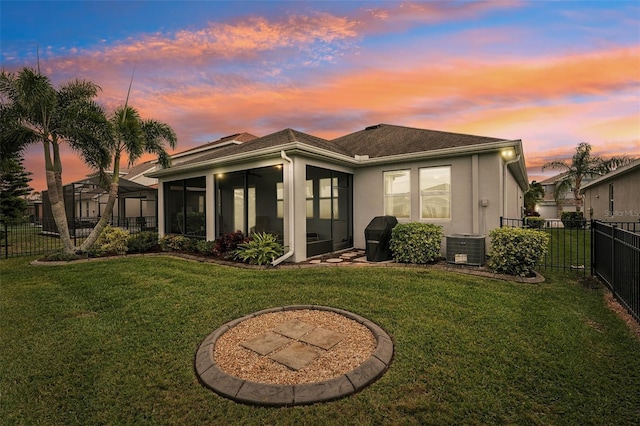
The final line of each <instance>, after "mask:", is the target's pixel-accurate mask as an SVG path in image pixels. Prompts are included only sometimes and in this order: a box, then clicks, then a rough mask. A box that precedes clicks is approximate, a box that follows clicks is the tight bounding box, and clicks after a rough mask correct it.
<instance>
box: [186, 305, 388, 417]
mask: <svg viewBox="0 0 640 426" xmlns="http://www.w3.org/2000/svg"><path fill="white" fill-rule="evenodd" d="M392 357H393V343H392V341H391V338H390V337H389V335H388V334H387V333H386V332H385V331H384V330H382V329H381V328H380V327H378V326H377V325H375V324H374V323H372V322H371V321H369V320H367V319H366V318H363V317H360V316H359V315H356V314H353V313H351V312H347V311H344V310H341V309H336V308H331V307H325V306H311V305H299V306H285V307H280V308H272V309H268V310H264V311H260V312H256V313H254V314H251V315H247V316H245V317H242V318H240V319H238V320H234V321H230V322H228V323H227V324H224V325H223V326H222V327H220V328H219V329H217V330H215V331H214V332H213V333H211V334H210V335H209V336H207V338H205V340H204V341H203V342H202V344H201V345H200V347H199V349H198V352H197V354H196V359H195V369H196V374H197V375H198V378H199V379H200V381H201V383H203V384H204V385H205V386H207V387H209V388H211V389H212V390H214V391H215V392H216V393H218V394H220V395H222V396H225V397H227V398H231V399H233V400H236V401H239V402H243V403H249V404H256V405H273V406H283V405H284V406H287V405H299V404H312V403H315V402H320V401H330V400H333V399H337V398H341V397H344V396H347V395H350V394H353V393H355V392H356V391H359V390H361V389H362V388H364V387H366V386H368V385H369V384H370V383H372V382H373V381H375V380H376V379H377V378H379V377H380V376H382V374H384V372H385V371H386V370H387V368H388V367H389V364H390V362H391V359H392Z"/></svg>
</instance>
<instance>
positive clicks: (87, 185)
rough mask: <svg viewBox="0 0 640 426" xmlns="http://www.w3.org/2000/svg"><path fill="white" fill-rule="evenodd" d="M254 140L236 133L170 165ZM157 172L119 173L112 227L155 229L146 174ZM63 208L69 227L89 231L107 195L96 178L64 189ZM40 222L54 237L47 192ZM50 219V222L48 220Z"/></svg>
mask: <svg viewBox="0 0 640 426" xmlns="http://www.w3.org/2000/svg"><path fill="white" fill-rule="evenodd" d="M255 138H256V136H254V135H251V134H249V133H237V134H234V135H231V136H226V137H223V138H221V139H219V140H216V141H214V142H209V143H206V144H204V145H201V146H198V147H195V148H192V149H189V150H186V151H183V152H180V153H177V154H174V155H172V156H171V161H172V163H173V164H180V163H181V162H183V161H187V160H189V159H191V158H194V157H196V156H200V155H203V154H205V153H206V152H208V151H209V150H211V149H215V148H219V147H223V146H228V145H236V144H240V143H243V142H246V141H249V140H251V139H255ZM155 168H156V161H155V160H154V161H147V162H144V163H141V164H138V165H135V166H133V167H132V168H130V169H128V170H123V171H121V172H120V189H119V191H118V200H117V201H116V203H115V205H114V207H113V215H112V216H113V217H112V221H111V222H112V223H113V224H114V225H116V226H120V227H123V228H127V229H130V230H140V229H144V228H155V227H156V226H157V225H156V224H157V209H158V203H157V192H158V191H157V184H158V181H157V179H155V178H150V177H147V176H146V174H147V173H149V172H151V171H153V170H154V169H155ZM64 193H65V199H66V202H65V207H66V209H67V218H68V220H69V223H70V224H75V227H77V228H88V227H92V226H93V225H95V223H97V221H98V219H99V218H100V217H101V216H102V213H103V211H104V206H105V205H106V204H107V199H108V193H107V191H105V190H104V189H102V188H101V187H100V185H99V184H98V181H97V180H96V179H95V177H91V176H89V177H87V178H86V179H82V180H79V181H76V182H72V183H70V184H67V185H65V186H64ZM42 211H43V219H45V220H44V223H43V225H44V226H45V228H47V229H44V231H45V232H51V233H57V228H56V226H55V224H54V223H53V214H52V213H51V205H50V203H49V200H48V197H47V191H44V192H43V209H42ZM47 219H50V220H47Z"/></svg>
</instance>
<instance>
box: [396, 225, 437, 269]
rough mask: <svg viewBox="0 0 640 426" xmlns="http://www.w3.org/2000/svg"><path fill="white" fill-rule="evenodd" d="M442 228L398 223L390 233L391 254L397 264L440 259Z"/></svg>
mask: <svg viewBox="0 0 640 426" xmlns="http://www.w3.org/2000/svg"><path fill="white" fill-rule="evenodd" d="M443 236H444V235H443V233H442V227H441V226H438V225H433V224H430V223H417V222H414V223H399V224H397V225H396V226H395V227H394V228H393V230H392V231H391V246H390V248H391V252H392V253H393V258H394V259H395V260H396V261H397V262H403V263H428V262H433V261H434V260H436V259H437V258H439V257H440V247H441V245H442V238H443Z"/></svg>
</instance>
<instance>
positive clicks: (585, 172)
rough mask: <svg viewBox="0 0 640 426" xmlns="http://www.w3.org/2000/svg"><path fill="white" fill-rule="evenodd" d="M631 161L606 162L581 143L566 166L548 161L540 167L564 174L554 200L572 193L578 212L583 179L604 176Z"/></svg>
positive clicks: (614, 160) (611, 160) (624, 158)
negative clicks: (569, 192)
mask: <svg viewBox="0 0 640 426" xmlns="http://www.w3.org/2000/svg"><path fill="white" fill-rule="evenodd" d="M630 161H632V159H631V158H630V157H627V156H621V157H611V158H609V159H608V160H607V159H603V158H602V157H599V156H594V155H591V145H590V144H588V143H586V142H582V143H580V144H579V145H578V146H577V148H576V153H575V154H574V155H573V157H572V159H571V163H570V164H568V163H566V162H565V161H558V160H556V161H550V162H548V163H545V164H544V165H543V166H542V170H543V171H544V170H545V169H552V170H559V171H561V172H565V173H566V174H565V176H564V177H562V178H561V179H560V180H559V181H558V182H556V188H555V192H554V194H553V196H554V198H555V199H556V201H557V200H559V199H561V198H562V197H563V196H564V194H566V193H567V192H568V191H572V192H573V197H574V199H575V203H576V211H578V212H579V211H580V207H581V204H582V196H581V195H580V188H581V187H582V180H583V179H584V178H591V177H594V176H600V175H604V174H606V173H608V172H610V171H613V170H615V169H616V168H618V167H620V166H623V165H625V164H628V163H629V162H630Z"/></svg>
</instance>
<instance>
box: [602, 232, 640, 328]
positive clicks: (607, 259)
mask: <svg viewBox="0 0 640 426" xmlns="http://www.w3.org/2000/svg"><path fill="white" fill-rule="evenodd" d="M635 223H636V222H619V223H605V222H599V221H593V222H591V230H592V234H593V238H592V249H591V259H592V260H591V274H592V275H595V276H597V277H598V278H600V279H601V280H602V281H604V282H605V284H606V285H607V286H608V287H609V289H610V290H611V292H612V293H613V295H614V296H615V297H616V299H618V301H619V302H620V304H621V305H623V306H624V307H625V308H626V309H627V310H628V311H629V312H630V313H631V315H633V317H635V319H636V320H637V321H640V233H638V232H637V231H635V230H636V229H638V230H639V231H640V226H638V227H637V228H636V226H635V225H633V226H630V224H635ZM626 225H629V226H626ZM639 225H640V224H639ZM631 229H633V231H631Z"/></svg>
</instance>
